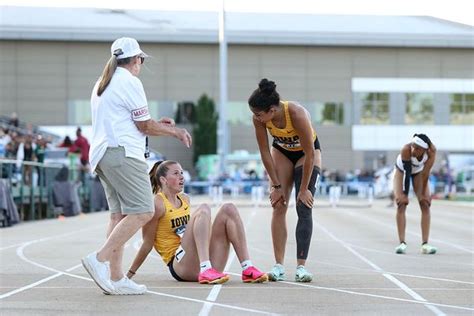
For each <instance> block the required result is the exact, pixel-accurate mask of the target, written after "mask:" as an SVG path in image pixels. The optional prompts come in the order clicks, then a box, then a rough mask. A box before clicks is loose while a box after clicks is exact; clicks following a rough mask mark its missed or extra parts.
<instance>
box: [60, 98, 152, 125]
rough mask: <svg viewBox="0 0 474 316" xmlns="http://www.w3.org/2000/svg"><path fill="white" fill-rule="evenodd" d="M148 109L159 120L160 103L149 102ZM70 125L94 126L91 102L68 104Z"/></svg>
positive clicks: (79, 101) (77, 101) (78, 101)
mask: <svg viewBox="0 0 474 316" xmlns="http://www.w3.org/2000/svg"><path fill="white" fill-rule="evenodd" d="M148 108H149V110H150V115H151V117H152V118H154V119H157V118H158V117H157V114H158V102H157V101H148ZM68 124H70V125H92V116H91V102H90V100H72V101H69V102H68Z"/></svg>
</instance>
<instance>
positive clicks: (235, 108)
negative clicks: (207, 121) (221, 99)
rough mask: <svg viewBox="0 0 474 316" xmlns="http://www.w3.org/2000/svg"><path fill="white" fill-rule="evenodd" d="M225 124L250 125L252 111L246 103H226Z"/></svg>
mask: <svg viewBox="0 0 474 316" xmlns="http://www.w3.org/2000/svg"><path fill="white" fill-rule="evenodd" d="M227 122H228V123H229V124H243V125H251V124H252V111H250V109H249V105H248V103H247V102H236V101H232V102H227Z"/></svg>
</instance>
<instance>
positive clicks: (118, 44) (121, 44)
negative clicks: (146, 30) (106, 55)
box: [110, 37, 148, 59]
mask: <svg viewBox="0 0 474 316" xmlns="http://www.w3.org/2000/svg"><path fill="white" fill-rule="evenodd" d="M110 53H111V54H112V55H114V56H116V57H117V59H124V58H128V57H133V56H137V55H138V56H140V57H148V55H147V54H145V53H144V52H143V51H142V50H141V49H140V45H139V44H138V42H137V40H136V39H134V38H131V37H121V38H118V39H116V40H115V41H114V42H113V43H112V46H111V47H110Z"/></svg>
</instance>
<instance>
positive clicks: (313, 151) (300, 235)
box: [248, 79, 321, 282]
mask: <svg viewBox="0 0 474 316" xmlns="http://www.w3.org/2000/svg"><path fill="white" fill-rule="evenodd" d="M258 86H259V87H258V88H257V89H256V90H255V91H254V92H253V93H252V95H251V96H250V98H249V100H248V103H249V106H250V110H251V111H252V112H253V114H254V115H253V124H254V126H255V135H256V137H257V143H258V148H259V150H260V156H261V158H262V162H263V165H264V166H265V169H266V171H267V173H268V176H269V177H270V184H271V191H270V202H271V205H272V207H273V216H272V223H271V230H272V240H273V251H274V255H275V261H276V264H275V265H274V267H273V269H272V271H271V272H269V273H268V277H269V279H270V280H272V281H281V280H285V279H286V276H285V268H284V266H283V261H284V257H285V247H286V240H287V235H288V233H287V227H286V212H287V210H288V205H287V203H286V202H287V201H288V200H289V198H290V194H291V190H292V188H293V182H294V185H295V189H296V211H297V213H298V223H297V225H296V244H297V253H296V257H297V268H296V277H295V280H296V281H298V282H311V281H312V279H313V275H312V274H311V273H309V272H308V271H307V270H306V268H305V263H306V258H307V257H308V251H309V247H310V243H311V235H312V232H313V218H312V207H313V202H314V193H315V191H316V185H317V180H318V178H319V174H320V170H321V147H320V145H319V139H318V137H317V136H316V132H315V131H314V129H313V127H312V126H311V117H310V115H309V113H308V111H307V110H306V109H305V108H304V107H302V106H301V105H299V104H297V103H295V102H290V101H280V95H279V94H278V92H277V91H276V90H275V88H276V85H275V82H273V81H269V80H267V79H262V80H261V81H260V83H259V85H258ZM267 130H268V132H269V133H270V135H272V136H273V144H272V146H271V149H270V148H269V147H270V146H269V144H268V138H267Z"/></svg>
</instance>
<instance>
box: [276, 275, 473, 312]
mask: <svg viewBox="0 0 474 316" xmlns="http://www.w3.org/2000/svg"><path fill="white" fill-rule="evenodd" d="M278 282H279V283H284V284H292V285H294V286H302V287H308V288H313V289H318V290H326V291H334V292H340V293H346V294H353V295H360V296H367V297H373V298H381V299H386V300H392V301H400V302H408V303H415V304H423V305H430V306H432V307H436V306H439V307H446V308H453V309H459V310H466V311H474V308H471V307H465V306H458V305H449V304H440V303H432V302H422V301H417V300H410V299H406V298H398V297H392V296H385V295H377V294H369V293H361V292H354V291H348V290H343V289H336V288H330V287H322V286H315V285H309V284H304V283H297V282H288V281H278Z"/></svg>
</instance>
